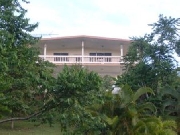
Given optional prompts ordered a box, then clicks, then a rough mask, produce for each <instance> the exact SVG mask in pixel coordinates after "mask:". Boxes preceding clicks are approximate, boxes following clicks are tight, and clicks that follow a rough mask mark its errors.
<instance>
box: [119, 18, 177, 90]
mask: <svg viewBox="0 0 180 135" xmlns="http://www.w3.org/2000/svg"><path fill="white" fill-rule="evenodd" d="M179 24H180V19H179V18H178V19H175V18H171V17H169V18H167V17H164V16H163V15H160V16H159V20H158V21H157V22H156V23H154V24H150V25H149V26H152V32H151V33H150V34H146V35H144V36H143V37H140V38H138V37H133V38H132V46H131V47H130V48H129V51H128V53H127V55H126V56H125V57H124V60H125V66H126V72H125V73H124V74H123V75H122V76H119V78H118V82H119V83H127V84H129V83H130V84H129V85H130V86H132V87H133V88H134V89H138V88H140V87H142V86H148V87H151V88H152V89H154V90H157V88H158V86H159V85H161V86H164V85H171V84H172V83H173V81H174V79H175V77H176V75H177V74H176V68H177V65H176V61H175V59H174V57H173V54H174V52H175V51H176V52H177V53H179V52H178V50H179V49H178V48H179V47H180V46H179V44H178V43H179V39H180V38H179V31H178V30H179V29H178V27H179Z"/></svg>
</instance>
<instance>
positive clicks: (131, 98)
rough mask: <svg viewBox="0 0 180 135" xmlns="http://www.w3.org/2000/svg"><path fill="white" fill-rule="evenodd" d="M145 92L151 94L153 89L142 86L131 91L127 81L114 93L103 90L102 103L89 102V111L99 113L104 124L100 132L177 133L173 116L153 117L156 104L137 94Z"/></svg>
mask: <svg viewBox="0 0 180 135" xmlns="http://www.w3.org/2000/svg"><path fill="white" fill-rule="evenodd" d="M146 93H151V94H153V90H152V89H150V88H147V87H142V88H140V89H138V90H137V91H136V92H133V91H132V90H131V88H130V87H129V86H127V85H125V86H124V87H122V89H121V91H120V92H119V94H117V95H112V94H111V93H110V92H106V93H105V96H106V100H105V102H104V104H99V105H96V106H92V107H91V110H92V113H93V114H95V112H98V113H96V115H99V116H101V119H102V121H104V122H105V123H106V127H105V128H104V129H103V130H102V132H101V134H103V133H106V134H107V135H119V134H124V135H140V134H157V135H161V134H163V133H165V132H166V134H167V135H171V134H176V132H175V129H176V123H175V121H173V120H169V121H163V120H161V118H158V117H156V107H155V106H154V105H153V104H152V103H151V102H146V100H142V99H141V98H140V97H141V96H142V95H144V94H146Z"/></svg>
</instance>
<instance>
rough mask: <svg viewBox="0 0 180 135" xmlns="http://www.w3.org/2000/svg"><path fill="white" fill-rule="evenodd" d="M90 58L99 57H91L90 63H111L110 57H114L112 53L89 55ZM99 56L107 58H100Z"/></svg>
mask: <svg viewBox="0 0 180 135" xmlns="http://www.w3.org/2000/svg"><path fill="white" fill-rule="evenodd" d="M89 55H90V56H98V57H91V58H90V62H111V58H109V57H108V56H112V54H111V53H89ZM99 56H107V57H99Z"/></svg>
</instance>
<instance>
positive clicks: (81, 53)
mask: <svg viewBox="0 0 180 135" xmlns="http://www.w3.org/2000/svg"><path fill="white" fill-rule="evenodd" d="M81 55H82V63H83V62H84V41H82V53H81Z"/></svg>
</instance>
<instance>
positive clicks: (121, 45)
mask: <svg viewBox="0 0 180 135" xmlns="http://www.w3.org/2000/svg"><path fill="white" fill-rule="evenodd" d="M120 46H121V47H120V48H121V49H120V51H121V59H123V55H124V54H123V45H120Z"/></svg>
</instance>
